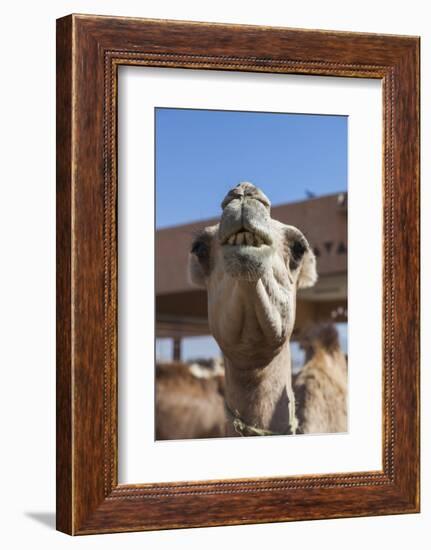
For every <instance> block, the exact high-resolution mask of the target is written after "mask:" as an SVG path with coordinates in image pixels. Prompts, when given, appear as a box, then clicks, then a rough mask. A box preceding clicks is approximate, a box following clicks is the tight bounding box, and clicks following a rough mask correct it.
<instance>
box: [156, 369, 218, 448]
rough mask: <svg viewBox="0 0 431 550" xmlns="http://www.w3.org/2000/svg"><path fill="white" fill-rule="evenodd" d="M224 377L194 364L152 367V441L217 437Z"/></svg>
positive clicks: (216, 371)
mask: <svg viewBox="0 0 431 550" xmlns="http://www.w3.org/2000/svg"><path fill="white" fill-rule="evenodd" d="M223 394H224V376H223V374H222V373H220V370H219V369H217V370H216V369H209V368H208V367H202V366H199V365H198V364H196V363H194V364H193V365H191V366H190V365H187V364H184V363H167V364H158V365H157V366H156V439H157V440H161V439H201V438H207V437H221V436H223V435H224V432H225V416H224V397H223Z"/></svg>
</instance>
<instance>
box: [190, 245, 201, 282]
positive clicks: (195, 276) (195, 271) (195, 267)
mask: <svg viewBox="0 0 431 550" xmlns="http://www.w3.org/2000/svg"><path fill="white" fill-rule="evenodd" d="M189 280H190V282H191V283H192V284H194V285H196V286H200V287H205V271H204V269H203V267H202V265H201V264H200V262H199V260H198V258H197V257H196V256H195V255H194V254H193V253H192V252H190V254H189Z"/></svg>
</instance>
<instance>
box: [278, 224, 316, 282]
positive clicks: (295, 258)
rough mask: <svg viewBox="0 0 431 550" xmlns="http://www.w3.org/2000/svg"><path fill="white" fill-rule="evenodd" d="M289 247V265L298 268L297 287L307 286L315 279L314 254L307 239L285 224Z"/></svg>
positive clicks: (294, 269) (293, 268)
mask: <svg viewBox="0 0 431 550" xmlns="http://www.w3.org/2000/svg"><path fill="white" fill-rule="evenodd" d="M285 230H286V236H287V243H288V248H289V267H290V269H291V271H296V270H298V288H309V287H311V286H313V285H314V284H315V283H316V281H317V269H316V256H315V255H314V252H313V251H312V249H311V247H310V245H309V243H308V241H307V239H306V238H305V236H304V235H303V233H301V231H299V229H297V228H296V227H293V226H292V225H288V226H285Z"/></svg>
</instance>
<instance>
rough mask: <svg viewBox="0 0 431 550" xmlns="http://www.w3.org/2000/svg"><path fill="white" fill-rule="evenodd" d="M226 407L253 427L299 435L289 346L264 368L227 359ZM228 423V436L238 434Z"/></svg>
mask: <svg viewBox="0 0 431 550" xmlns="http://www.w3.org/2000/svg"><path fill="white" fill-rule="evenodd" d="M225 370H226V389H225V392H226V397H225V398H226V404H227V407H228V409H229V410H231V411H234V413H235V415H238V417H240V418H241V420H242V421H243V422H244V423H245V424H247V425H249V426H254V427H256V428H259V429H261V430H264V431H268V432H275V433H280V434H282V433H295V430H296V417H295V400H294V396H293V391H292V383H291V365H290V350H289V345H288V343H287V344H286V345H285V346H284V347H283V348H282V350H281V351H280V353H279V354H278V355H277V356H276V357H274V359H273V360H272V361H271V362H270V363H269V364H268V365H266V366H264V367H261V366H260V367H257V368H254V367H247V368H244V367H243V366H241V367H238V366H236V365H235V364H233V363H231V362H230V361H229V359H228V358H225ZM231 424H232V423H231V422H228V435H238V434H237V433H236V432H235V429H234V428H233V426H232V425H231Z"/></svg>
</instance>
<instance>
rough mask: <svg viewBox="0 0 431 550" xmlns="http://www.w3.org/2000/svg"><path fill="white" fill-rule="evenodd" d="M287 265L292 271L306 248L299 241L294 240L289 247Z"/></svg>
mask: <svg viewBox="0 0 431 550" xmlns="http://www.w3.org/2000/svg"><path fill="white" fill-rule="evenodd" d="M289 249H290V261H289V267H290V269H291V270H292V271H293V270H295V269H296V268H297V267H298V266H299V262H300V261H301V259H302V257H303V256H304V254H305V251H306V250H307V247H306V246H305V245H304V243H302V242H301V241H294V242H293V243H292V244H291V245H290V247H289Z"/></svg>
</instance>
